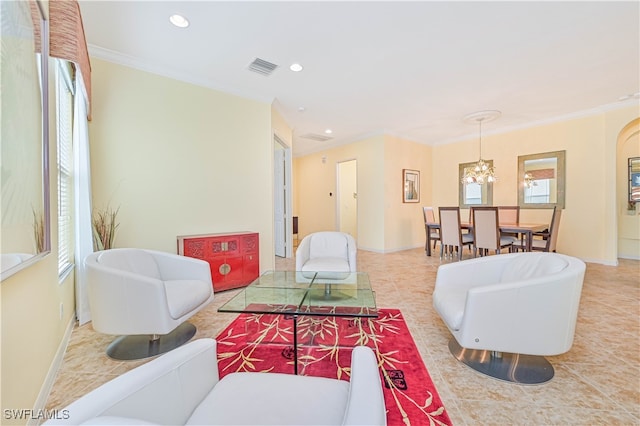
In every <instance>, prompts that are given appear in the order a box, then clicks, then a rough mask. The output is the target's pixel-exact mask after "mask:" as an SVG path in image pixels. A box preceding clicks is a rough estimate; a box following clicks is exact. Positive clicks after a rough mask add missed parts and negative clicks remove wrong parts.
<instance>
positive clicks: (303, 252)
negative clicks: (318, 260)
mask: <svg viewBox="0 0 640 426" xmlns="http://www.w3.org/2000/svg"><path fill="white" fill-rule="evenodd" d="M310 246H311V240H310V239H309V238H307V237H305V238H303V239H302V241H300V244H299V245H298V248H297V249H296V271H302V265H304V264H305V263H306V262H307V260H309V255H310V253H309V248H310Z"/></svg>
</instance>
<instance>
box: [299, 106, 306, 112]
mask: <svg viewBox="0 0 640 426" xmlns="http://www.w3.org/2000/svg"><path fill="white" fill-rule="evenodd" d="M305 110H306V108H305V107H303V106H301V107H298V112H305Z"/></svg>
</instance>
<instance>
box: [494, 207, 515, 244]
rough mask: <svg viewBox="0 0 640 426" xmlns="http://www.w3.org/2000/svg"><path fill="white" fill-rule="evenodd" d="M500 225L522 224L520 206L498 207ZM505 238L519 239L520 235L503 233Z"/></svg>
mask: <svg viewBox="0 0 640 426" xmlns="http://www.w3.org/2000/svg"><path fill="white" fill-rule="evenodd" d="M498 223H506V224H509V225H512V224H517V223H520V206H498ZM502 236H503V237H514V238H516V239H517V238H519V237H520V236H519V235H518V234H514V233H512V232H503V233H502Z"/></svg>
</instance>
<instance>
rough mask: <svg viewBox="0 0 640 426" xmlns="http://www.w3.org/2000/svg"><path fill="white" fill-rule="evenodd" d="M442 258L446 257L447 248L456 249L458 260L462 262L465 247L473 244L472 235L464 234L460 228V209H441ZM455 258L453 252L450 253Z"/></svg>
mask: <svg viewBox="0 0 640 426" xmlns="http://www.w3.org/2000/svg"><path fill="white" fill-rule="evenodd" d="M438 213H439V216H440V258H441V259H442V257H443V256H444V255H445V247H448V248H453V247H455V248H456V250H457V251H458V260H462V250H463V249H464V246H471V245H472V244H473V235H472V234H463V233H462V229H461V227H460V208H459V207H440V208H439V209H438ZM450 252H451V253H450V254H451V255H452V256H453V250H451V251H450Z"/></svg>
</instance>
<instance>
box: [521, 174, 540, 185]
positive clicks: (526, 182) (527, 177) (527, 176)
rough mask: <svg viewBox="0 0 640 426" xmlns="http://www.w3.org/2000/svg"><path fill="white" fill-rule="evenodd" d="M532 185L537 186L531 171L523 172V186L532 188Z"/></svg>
mask: <svg viewBox="0 0 640 426" xmlns="http://www.w3.org/2000/svg"><path fill="white" fill-rule="evenodd" d="M534 186H538V183H537V182H536V180H535V179H534V178H533V175H532V174H531V173H528V172H527V173H525V174H524V187H525V188H532V187H534Z"/></svg>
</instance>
